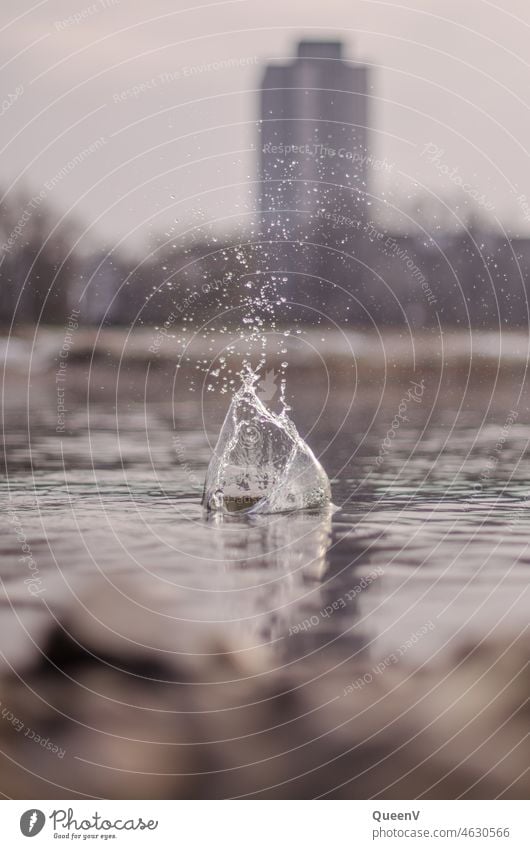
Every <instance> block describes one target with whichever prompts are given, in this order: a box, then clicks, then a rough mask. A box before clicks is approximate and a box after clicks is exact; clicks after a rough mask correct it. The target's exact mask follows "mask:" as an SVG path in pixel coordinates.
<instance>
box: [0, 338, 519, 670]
mask: <svg viewBox="0 0 530 849" xmlns="http://www.w3.org/2000/svg"><path fill="white" fill-rule="evenodd" d="M317 337H318V334H317V336H316V337H315V339H313V340H311V351H312V359H311V357H308V358H307V359H306V358H305V357H304V356H302V355H300V356H299V357H298V358H297V357H296V352H295V353H294V354H293V355H292V356H291V358H290V362H291V363H292V366H290V367H289V370H288V374H287V377H288V395H289V399H290V402H291V405H292V417H293V419H294V421H295V422H296V424H297V426H298V429H299V431H300V433H301V435H302V436H303V437H304V438H305V439H307V441H308V443H309V444H310V446H311V447H312V449H313V451H314V452H315V454H316V455H317V456H318V457H319V458H320V460H321V462H322V464H323V465H324V467H325V468H326V470H327V471H328V474H329V476H330V479H331V483H332V498H333V507H332V508H330V510H329V511H324V512H323V513H307V514H297V515H290V516H289V515H287V516H286V515H274V516H261V517H256V518H254V519H245V518H244V517H237V516H236V517H231V518H228V519H221V518H219V517H217V518H208V517H206V516H205V515H204V513H203V511H202V508H201V504H200V497H201V490H202V483H203V479H204V473H205V470H206V467H207V464H208V461H209V458H210V455H211V451H212V446H213V444H214V443H215V438H216V434H217V433H218V430H219V427H220V424H221V422H222V419H223V415H224V413H225V411H226V407H227V404H228V396H227V395H222V394H219V393H216V392H210V393H208V392H206V391H204V375H203V372H201V371H199V372H198V374H199V376H200V381H199V382H198V384H197V385H196V386H195V388H194V391H191V392H190V391H188V390H189V386H188V385H187V384H186V381H185V380H184V378H183V377H182V373H183V372H180V373H179V372H178V370H177V371H175V363H176V357H175V356H174V351H173V350H167V351H166V352H165V356H164V357H163V358H162V359H161V358H160V357H159V358H158V359H157V361H156V362H153V359H152V358H149V356H148V355H147V354H146V350H147V348H148V342H149V334H148V333H144V334H143V335H141V334H140V335H137V336H136V337H135V339H134V340H133V341H131V338H130V337H129V336H127V334H125V333H121V332H119V331H112V332H111V331H109V332H108V334H107V336H103V337H99V338H98V339H97V340H96V339H95V336H94V334H91V333H88V335H87V332H84V335H82V332H81V331H79V336H78V340H77V346H78V347H77V350H76V351H75V352H74V351H72V352H71V353H70V357H69V359H68V368H67V369H66V371H67V372H68V374H67V377H65V378H64V380H63V382H62V385H63V389H64V395H59V396H58V393H57V387H58V386H60V385H61V383H60V381H59V382H58V380H57V378H56V373H57V372H56V368H57V362H58V361H57V352H58V351H59V350H60V349H61V340H62V334H61V332H57V331H53V332H51V331H50V332H48V333H47V334H45V335H44V337H43V338H40V339H39V340H37V343H35V341H34V340H33V338H32V336H31V334H27V335H26V336H25V337H23V338H21V339H18V340H11V342H10V343H9V344H8V343H7V342H6V348H7V355H8V356H7V359H6V362H7V364H8V365H7V368H6V370H5V374H4V394H3V398H4V405H3V426H4V447H5V471H6V475H5V478H4V481H3V484H2V490H3V491H2V502H3V519H2V524H3V526H4V532H3V534H2V538H1V543H0V545H1V550H0V555H1V567H0V576H1V586H0V590H1V598H0V642H1V645H2V648H3V656H4V657H3V663H4V665H8V666H11V667H13V668H15V669H16V668H17V667H18V666H19V665H20V664H21V663H24V662H25V658H26V657H28V656H32V655H34V654H35V653H36V652H37V651H38V646H39V645H40V643H41V641H42V638H43V634H45V633H46V631H47V629H49V627H50V625H51V624H52V623H53V622H54V620H55V618H57V617H60V616H62V615H64V613H65V612H67V611H69V610H72V609H73V610H75V608H76V605H78V604H80V603H82V602H80V600H79V599H82V598H83V593H86V592H88V591H89V590H90V588H92V587H94V586H96V587H98V588H99V592H101V593H103V594H105V596H107V597H108V599H109V601H110V604H109V621H104V622H99V624H97V623H96V624H95V625H94V627H101V628H113V627H115V626H116V623H119V630H120V633H126V634H127V635H128V637H129V638H130V639H131V640H132V641H133V642H134V640H135V639H136V636H135V622H136V621H137V618H138V616H143V617H147V618H148V619H149V620H150V621H151V622H152V628H151V631H150V646H151V648H153V649H154V650H155V651H161V652H166V653H167V652H170V653H171V652H177V653H178V652H181V651H188V650H191V651H192V650H193V644H194V639H195V636H196V635H197V634H198V633H199V631H200V630H201V629H202V628H205V627H208V628H210V627H213V628H214V629H218V630H219V631H220V632H222V633H223V634H224V635H229V636H230V638H231V639H234V640H235V641H236V644H237V645H240V646H242V647H245V649H246V648H247V647H256V646H267V647H268V648H269V649H270V650H271V651H272V652H274V654H275V656H277V658H278V662H280V663H282V664H289V663H290V662H291V661H292V660H295V659H299V658H302V657H304V658H306V659H307V661H308V662H309V663H310V662H311V658H313V657H317V656H318V657H319V658H320V659H321V658H322V656H323V655H322V653H325V652H330V653H333V657H337V656H338V657H340V659H341V662H343V668H344V676H345V681H347V680H348V666H349V662H350V660H351V662H352V663H353V662H355V661H357V660H358V659H359V658H362V659H363V660H364V661H367V662H369V663H370V664H376V663H378V662H379V661H380V660H381V659H383V660H384V659H385V658H387V657H388V656H390V655H391V654H392V653H393V652H395V651H396V650H397V649H398V648H400V649H401V654H400V656H401V657H405V655H406V660H407V663H408V664H410V665H412V666H415V665H421V664H422V663H423V662H424V661H425V660H429V661H431V660H433V659H435V658H438V657H440V656H441V655H443V654H445V653H446V652H448V651H449V650H451V649H453V648H455V647H458V646H459V645H461V644H462V642H465V641H466V640H467V641H470V640H476V639H477V638H482V637H483V636H486V635H491V634H493V633H495V634H497V633H499V632H506V633H510V631H513V630H515V631H517V632H519V631H520V630H521V628H522V627H523V626H524V625H525V624H526V621H527V618H528V616H527V608H528V603H527V596H526V595H525V590H526V586H527V574H528V566H529V551H528V543H529V539H530V533H529V532H530V501H529V500H528V498H529V495H530V474H529V469H528V461H527V450H528V433H529V430H528V418H529V412H528V393H527V388H526V347H527V340H526V339H525V338H524V336H521V335H511V336H510V335H505V336H504V339H503V340H502V350H501V351H500V353H499V344H498V343H499V340H498V339H497V338H496V337H491V336H480V335H478V336H475V337H474V339H473V340H470V339H469V338H468V337H466V336H465V334H461V335H454V338H447V337H444V338H443V340H442V339H441V338H440V337H437V338H435V339H432V338H428V337H425V338H418V339H416V340H415V344H414V345H412V347H411V344H410V340H407V339H403V338H402V337H400V336H398V335H394V336H391V337H389V338H388V339H387V340H385V343H384V345H382V343H381V340H380V339H379V338H377V339H376V338H371V337H369V336H362V337H361V336H356V335H352V336H351V337H350V338H348V340H347V343H348V344H347V346H346V347H347V350H345V347H344V346H345V344H346V343H345V342H344V338H345V337H344V336H343V335H339V334H336V335H335V336H333V337H329V336H328V338H327V339H326V340H325V341H324V342H320V340H319V338H317ZM96 343H97V350H96V355H95V356H94V350H95V349H94V345H95V344H96ZM348 346H349V347H348ZM352 350H353V352H354V354H353V355H352V354H351V351H352ZM315 352H316V353H315ZM203 353H204V356H205V357H206V358H210V357H211V356H212V355H211V353H209V352H208V351H204V352H203ZM200 354H201V351H200V349H199V348H197V345H196V349H195V350H194V353H193V355H192V357H191V359H190V360H189V361H186V368H187V369H188V371H189V373H190V374H191V373H192V372H193V370H194V368H195V361H196V360H197V359H199V358H200ZM273 367H274V364H273V366H272V368H273ZM179 374H180V376H179ZM179 381H180V382H179ZM270 387H272V389H271V392H269V395H271V394H273V393H274V392H275V391H276V390H275V386H274V384H273V383H272V382H271V383H270ZM270 387H269V388H270ZM267 400H270V403H274V400H275V399H274V398H270V399H267ZM59 402H62V406H61V408H60V409H59V407H58V404H59ZM176 624H178V626H179V630H178V634H179V637H178V640H179V642H178V643H176V642H175V641H176V639H177V638H176V636H175V634H176V631H175V625H176ZM183 625H184V626H185V633H186V635H187V637H186V639H185V641H187V640H189V645H188V643H187V642H186V645H185V646H183V645H182V642H181V641H182V633H183V630H182V626H183ZM330 656H331V654H330Z"/></svg>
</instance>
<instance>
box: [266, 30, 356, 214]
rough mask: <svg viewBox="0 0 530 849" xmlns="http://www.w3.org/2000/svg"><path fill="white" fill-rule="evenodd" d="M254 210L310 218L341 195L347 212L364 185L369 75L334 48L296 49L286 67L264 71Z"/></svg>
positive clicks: (336, 44) (308, 44)
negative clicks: (295, 211)
mask: <svg viewBox="0 0 530 849" xmlns="http://www.w3.org/2000/svg"><path fill="white" fill-rule="evenodd" d="M259 126H260V178H261V181H262V187H261V209H262V211H263V212H264V213H267V212H269V211H271V210H275V211H276V210H281V209H289V208H291V209H295V208H296V209H299V210H300V212H314V211H315V210H317V209H318V208H319V207H320V206H321V205H322V204H325V202H326V199H327V197H329V196H332V195H335V196H337V195H338V194H340V192H338V191H337V190H344V192H343V193H344V196H345V197H347V198H348V201H349V208H350V212H351V211H352V209H355V208H359V207H363V206H364V193H365V191H366V188H367V182H368V179H367V178H368V169H369V163H368V68H367V67H366V66H364V65H358V64H355V63H354V62H351V61H345V60H344V59H343V56H342V44H341V42H340V41H301V42H300V43H299V45H298V55H297V57H296V59H295V60H294V61H293V62H290V63H289V64H287V65H280V64H278V65H269V66H268V67H267V68H266V70H265V74H264V78H263V83H262V88H261V120H260V125H259Z"/></svg>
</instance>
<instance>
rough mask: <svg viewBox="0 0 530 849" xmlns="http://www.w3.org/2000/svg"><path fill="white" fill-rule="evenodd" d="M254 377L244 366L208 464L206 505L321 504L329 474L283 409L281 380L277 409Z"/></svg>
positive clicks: (253, 509) (255, 508)
mask: <svg viewBox="0 0 530 849" xmlns="http://www.w3.org/2000/svg"><path fill="white" fill-rule="evenodd" d="M257 378H258V375H257V374H256V372H254V371H252V370H251V369H250V367H249V366H247V367H246V370H245V372H244V373H243V375H242V385H241V387H240V389H239V390H238V391H237V392H236V393H235V395H234V398H233V400H232V403H231V404H230V408H229V410H228V413H227V415H226V418H225V421H224V424H223V426H222V428H221V432H220V434H219V439H218V441H217V445H216V448H215V451H214V454H213V457H212V459H211V461H210V465H209V467H208V472H207V475H206V483H205V488H204V496H203V504H204V506H205V507H206V509H207V510H210V511H221V512H235V511H245V512H248V513H252V514H257V513H281V512H285V511H290V510H302V509H310V508H313V509H314V508H320V507H323V506H324V505H326V504H328V503H329V500H330V486H329V480H328V477H327V475H326V473H325V471H324V469H323V468H322V466H321V465H320V463H319V462H318V460H317V459H316V457H315V456H314V454H313V452H312V451H311V449H310V448H309V446H308V445H306V443H305V442H304V440H303V439H302V438H301V436H300V434H299V433H298V431H297V429H296V427H295V425H294V423H293V422H292V421H291V419H290V418H289V417H288V415H287V412H288V407H287V404H286V403H285V386H283V387H282V388H281V393H282V395H281V398H282V409H281V412H280V413H279V414H277V413H274V412H272V411H271V410H269V409H268V408H267V407H266V406H265V404H264V403H263V402H262V401H261V400H260V398H259V396H258V393H257V391H256V382H257ZM282 383H283V381H282Z"/></svg>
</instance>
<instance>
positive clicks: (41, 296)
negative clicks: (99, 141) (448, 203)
mask: <svg viewBox="0 0 530 849" xmlns="http://www.w3.org/2000/svg"><path fill="white" fill-rule="evenodd" d="M0 215H1V217H0V261H1V265H0V323H1V324H2V326H3V327H4V332H5V328H6V327H9V326H10V325H11V324H13V325H14V326H15V327H16V326H21V325H25V324H35V323H43V324H64V322H65V321H66V320H67V317H68V315H69V314H70V312H71V311H72V310H73V309H75V310H79V313H80V322H81V323H83V324H87V325H100V324H102V323H103V324H107V325H126V326H134V325H160V326H162V325H164V324H165V323H166V322H167V321H168V319H169V320H170V322H171V324H172V325H174V326H178V325H185V324H187V325H188V326H190V327H193V328H194V329H199V328H200V327H201V326H202V325H203V324H212V323H213V324H214V325H215V326H216V327H220V326H226V327H227V328H229V329H234V328H237V327H241V326H243V327H244V326H246V325H248V317H249V315H250V314H251V316H252V320H253V321H257V322H259V321H263V322H267V321H268V322H269V323H270V320H271V316H272V314H274V320H275V321H277V322H279V323H285V324H287V323H292V322H293V321H298V322H301V323H309V324H312V325H314V324H316V323H319V322H320V321H322V320H325V321H328V320H330V321H331V322H335V323H337V324H339V325H341V326H342V325H351V326H360V327H381V326H383V327H384V326H400V325H403V326H405V325H407V324H412V325H413V326H437V325H439V324H441V325H451V326H455V325H456V326H461V327H466V326H472V327H498V326H526V325H527V324H528V319H529V307H528V303H529V301H530V297H529V295H530V239H508V238H507V237H502V236H501V235H499V234H498V233H491V232H486V231H484V229H480V230H478V229H473V228H471V229H469V230H467V231H464V230H463V231H462V232H460V233H456V234H454V233H453V234H451V235H449V234H448V233H443V232H442V233H438V234H436V235H432V236H428V237H426V236H425V235H424V234H421V235H408V236H404V235H396V234H394V235H393V234H391V233H389V232H387V231H385V230H383V229H380V227H379V226H378V224H377V223H376V222H370V221H368V220H362V221H360V220H358V219H355V218H354V217H353V216H352V217H351V218H349V217H347V216H345V215H340V216H338V215H337V216H333V215H331V214H329V213H324V212H323V213H322V214H320V213H319V214H317V215H316V216H315V218H314V220H313V221H312V223H311V225H310V226H308V225H307V222H305V223H304V224H303V227H302V226H301V227H300V228H299V229H296V227H294V226H292V227H291V229H290V231H289V237H288V238H287V237H286V236H285V231H284V235H283V236H282V240H279V241H275V240H272V239H271V238H270V237H264V238H263V240H262V241H261V240H260V239H259V238H258V237H256V236H255V235H254V236H253V237H250V236H249V237H248V238H247V237H245V236H242V237H241V239H240V241H236V240H234V239H225V240H222V239H220V238H218V237H217V238H215V239H213V238H212V239H211V240H208V239H206V240H204V239H203V240H202V241H199V240H196V241H195V242H189V243H188V244H186V245H175V244H173V245H172V246H167V245H161V247H160V248H159V249H158V250H154V251H153V252H152V253H151V254H150V255H149V256H148V257H147V258H133V257H131V256H129V255H127V254H125V253H120V252H116V251H112V250H111V251H109V252H105V251H103V250H101V249H97V250H92V251H89V252H87V249H86V247H85V248H84V250H83V251H81V250H77V249H74V250H73V249H72V248H73V246H74V245H75V244H76V243H77V241H78V238H79V233H80V232H81V229H80V227H79V226H78V225H76V224H75V223H73V224H72V223H69V224H64V223H59V221H58V216H56V215H55V214H54V212H53V210H51V209H50V208H49V207H48V206H47V204H46V199H45V197H42V196H41V195H37V196H28V195H25V194H19V195H17V196H16V197H14V198H13V196H11V197H10V199H9V200H5V201H4V202H3V203H2V204H1V205H0Z"/></svg>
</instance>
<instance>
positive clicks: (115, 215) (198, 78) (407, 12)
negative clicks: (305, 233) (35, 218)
mask: <svg viewBox="0 0 530 849" xmlns="http://www.w3.org/2000/svg"><path fill="white" fill-rule="evenodd" d="M73 15H76V16H77V18H76V19H73V18H72V17H71V16H73ZM0 29H1V31H0V39H1V53H0V55H1V80H2V85H1V96H2V101H3V103H2V105H1V107H0V112H1V113H2V114H1V116H0V120H1V122H2V134H1V138H0V146H1V148H2V154H1V160H0V182H1V183H2V184H3V186H4V188H6V189H9V190H10V191H13V190H14V189H16V187H17V186H20V185H25V186H26V187H27V188H28V189H29V190H30V191H31V193H34V194H38V193H39V192H40V191H43V192H45V194H46V197H47V200H48V201H49V202H50V203H53V204H54V205H55V206H56V207H57V208H59V209H64V210H65V211H67V210H69V209H73V210H75V212H77V214H78V216H80V217H81V218H82V219H83V220H85V221H86V223H87V225H88V226H90V227H91V228H92V232H93V233H94V235H95V236H96V237H97V238H98V239H103V238H107V239H108V240H110V241H114V240H119V239H122V238H126V239H128V240H130V241H131V242H132V243H133V244H135V245H136V246H137V247H139V248H141V246H142V245H143V244H144V243H145V240H146V238H148V237H149V236H150V234H153V233H156V232H158V231H166V232H172V233H174V234H175V235H176V236H178V235H179V234H180V233H182V232H184V231H185V230H186V229H187V228H188V227H189V226H190V224H191V225H192V226H193V225H197V224H200V222H201V221H205V222H211V221H219V222H222V223H220V225H219V226H224V227H230V226H232V223H233V224H234V225H235V223H236V222H237V220H238V216H242V217H243V218H244V217H245V216H246V215H247V213H248V212H249V210H250V209H251V208H252V202H253V197H254V192H255V186H254V184H253V182H252V181H253V180H254V179H255V153H254V151H253V147H254V145H255V144H256V132H255V120H256V117H257V112H256V88H257V87H258V85H259V78H260V74H261V65H262V63H265V62H268V61H271V60H273V59H283V60H286V59H287V58H288V57H290V56H292V55H293V53H294V52H295V45H296V41H297V40H298V39H299V38H300V37H301V36H305V37H326V38H328V37H329V38H337V37H338V38H341V39H343V40H344V42H345V45H346V49H345V54H346V56H347V57H348V58H352V59H357V60H359V61H363V62H366V63H368V64H370V65H371V66H372V67H373V69H374V70H373V86H374V87H373V92H372V95H373V101H372V119H373V124H374V133H373V144H374V156H377V157H380V158H383V157H386V159H387V162H388V163H390V164H391V165H392V168H391V169H390V170H389V171H387V172H379V173H377V174H374V178H375V180H374V189H375V191H376V192H378V193H385V196H386V197H387V198H388V199H390V200H391V201H392V202H393V203H395V204H397V205H398V206H399V205H404V206H406V205H407V204H409V205H412V207H414V205H415V201H416V199H417V198H418V197H419V193H420V187H422V186H425V187H428V188H429V189H432V190H434V192H435V193H436V195H439V196H442V197H444V198H446V197H447V198H450V199H451V201H450V202H451V204H452V205H454V206H455V207H456V209H457V211H458V212H459V213H461V214H463V215H464V214H465V211H466V208H468V207H469V200H470V198H471V196H472V195H473V194H474V195H475V196H477V195H478V196H479V198H482V200H481V201H480V202H479V206H481V208H482V212H483V214H484V216H485V218H486V220H490V221H491V222H492V223H495V222H496V221H500V222H502V224H504V225H505V226H507V227H509V228H510V229H511V230H512V231H514V232H521V233H523V232H530V227H529V222H528V221H525V216H527V218H530V200H529V201H528V204H529V206H528V207H525V202H524V200H523V199H521V195H527V196H528V197H529V198H530V169H529V168H528V154H527V147H528V144H530V132H529V130H530V111H529V104H528V99H529V93H530V51H529V49H528V45H529V44H530V6H529V4H528V0H502V3H501V0H498V2H497V3H493V2H487V0H408V2H403V3H400V2H395V0H384V1H383V0H381V1H380V0H361V2H357V1H356V0H326V2H325V3H323V2H321V0H318V2H317V0H266V2H264V0H229V2H210V3H205V4H202V3H201V0H197V2H195V3H192V2H191V0H177V2H175V0H151V2H145V0H121V2H117V0H94V2H90V0H40V2H36V3H32V2H28V0H18V2H17V3H6V2H4V3H3V4H2V9H1V11H0ZM223 60H225V61H231V62H233V63H234V64H236V63H237V64H238V65H239V67H232V68H223V69H221V70H215V69H213V68H208V65H210V64H212V63H214V62H222V61H223ZM164 74H167V75H169V76H168V77H164ZM142 85H143V87H144V90H143V91H142V92H141V93H139V94H138V93H137V94H136V95H135V94H133V93H132V92H131V91H129V90H131V89H133V87H135V86H136V87H141V86H142ZM98 140H100V141H99V142H98ZM96 142H97V144H95V143H96ZM428 144H431V145H436V146H437V147H438V148H440V149H441V150H442V151H443V153H442V154H441V155H440V156H439V157H438V159H437V160H436V161H429V157H428V156H426V155H425V154H423V155H422V152H423V151H424V150H425V146H426V145H428ZM91 145H94V148H93V149H91ZM430 149H431V150H432V149H433V148H430ZM87 150H88V152H87ZM80 154H82V156H81V158H82V162H81V163H80V164H79V165H77V167H75V168H73V169H72V170H70V172H69V173H68V174H67V175H66V176H64V177H62V178H57V175H58V174H59V172H60V171H61V169H62V168H64V167H65V165H66V164H67V163H68V162H69V161H70V160H71V159H72V158H73V157H76V156H79V155H80ZM441 164H443V165H445V166H447V168H446V169H445V170H446V171H448V170H449V171H451V172H453V177H452V178H451V177H450V176H448V174H447V173H446V174H443V173H440V170H441V169H440V166H441ZM455 169H456V170H455ZM455 175H457V176H461V177H462V180H463V181H464V182H465V189H464V188H463V187H462V186H460V185H458V184H457V180H456V178H455ZM50 181H51V184H53V187H52V188H51V189H47V188H46V183H47V182H48V184H49V185H50ZM421 191H423V189H421ZM169 228H173V229H172V230H171V231H170V229H169Z"/></svg>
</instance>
